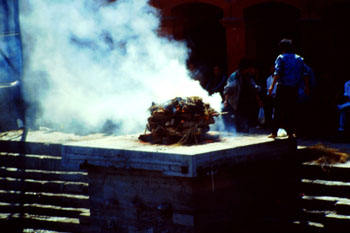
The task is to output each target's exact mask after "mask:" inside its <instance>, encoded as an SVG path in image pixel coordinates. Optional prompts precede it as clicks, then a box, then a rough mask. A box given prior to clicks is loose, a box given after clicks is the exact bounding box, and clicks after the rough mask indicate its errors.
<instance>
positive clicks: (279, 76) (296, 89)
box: [205, 39, 350, 138]
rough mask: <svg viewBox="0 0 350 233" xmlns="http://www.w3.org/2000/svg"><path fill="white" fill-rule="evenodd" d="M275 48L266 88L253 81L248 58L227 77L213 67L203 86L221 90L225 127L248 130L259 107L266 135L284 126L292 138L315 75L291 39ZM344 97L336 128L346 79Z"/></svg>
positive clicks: (349, 87) (348, 92)
mask: <svg viewBox="0 0 350 233" xmlns="http://www.w3.org/2000/svg"><path fill="white" fill-rule="evenodd" d="M279 51H280V54H279V55H278V56H277V58H276V60H275V63H274V65H273V66H272V68H271V75H270V76H269V77H268V78H267V79H266V89H264V88H263V87H262V85H258V84H257V82H256V75H257V69H256V67H255V64H254V63H253V62H252V61H251V60H249V59H246V58H243V59H241V61H240V63H239V65H238V69H237V70H236V71H235V72H233V73H232V74H231V75H230V76H229V77H228V78H226V77H225V76H224V75H223V74H222V72H219V70H217V71H215V69H218V68H214V73H215V74H216V76H215V77H216V78H215V79H213V82H208V83H207V85H206V86H205V87H206V88H207V90H208V91H209V93H213V92H220V93H221V95H222V98H223V109H222V111H223V112H225V113H226V114H224V115H223V117H224V122H225V126H226V127H227V128H230V127H234V128H235V129H236V130H237V132H249V129H250V128H251V127H254V126H256V125H258V115H259V114H258V113H259V110H260V109H264V114H265V116H264V117H265V118H264V120H265V121H264V123H265V125H267V126H268V127H269V129H270V130H271V134H270V135H269V137H270V138H276V137H277V136H278V130H279V129H280V128H283V129H285V131H286V133H287V135H288V137H289V138H295V137H296V133H297V132H296V130H297V128H298V127H297V122H296V119H297V118H298V117H297V115H299V114H297V113H298V111H299V110H300V105H301V104H300V103H303V102H306V101H307V99H308V98H309V96H310V87H313V86H314V85H315V77H314V74H313V72H312V69H311V68H310V67H309V66H308V65H306V64H305V62H304V59H303V58H302V57H301V56H299V55H298V54H296V53H295V51H294V47H293V43H292V40H290V39H283V40H281V41H280V43H279ZM212 83H215V85H213V84H212ZM264 90H265V91H264ZM344 96H345V97H347V101H345V102H344V103H343V104H341V105H338V109H339V112H340V119H339V130H340V131H341V130H344V128H345V123H346V114H347V112H348V110H350V80H349V81H348V82H347V83H346V84H345V91H344Z"/></svg>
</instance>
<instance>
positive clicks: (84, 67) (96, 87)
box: [20, 0, 220, 134]
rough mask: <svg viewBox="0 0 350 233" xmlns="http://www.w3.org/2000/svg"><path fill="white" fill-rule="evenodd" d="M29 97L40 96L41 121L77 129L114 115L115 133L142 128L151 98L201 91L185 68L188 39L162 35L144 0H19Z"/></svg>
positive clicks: (94, 127)
mask: <svg viewBox="0 0 350 233" xmlns="http://www.w3.org/2000/svg"><path fill="white" fill-rule="evenodd" d="M20 2H21V3H20V12H21V15H20V22H21V30H22V40H23V45H24V58H25V60H24V63H25V69H24V78H23V80H24V85H25V96H26V97H25V98H26V99H27V101H28V102H29V103H38V104H39V106H40V107H39V111H38V112H39V113H40V114H37V124H39V125H43V126H49V127H52V128H55V129H58V130H70V131H75V132H78V133H79V132H80V133H86V132H96V131H98V130H100V129H101V127H102V126H103V124H104V123H105V122H106V121H107V120H110V121H112V122H115V123H116V124H117V126H118V127H117V129H116V133H118V134H126V133H134V132H140V131H142V130H144V128H145V125H146V121H147V117H148V116H149V112H148V111H147V109H148V108H149V107H150V105H151V103H152V102H156V103H162V102H165V101H167V100H169V99H172V98H174V97H177V96H181V97H185V96H195V95H197V96H201V97H203V99H204V100H205V101H206V102H209V103H210V104H211V106H212V107H214V108H215V109H217V110H219V107H220V97H219V95H216V96H214V97H208V95H207V92H206V91H205V90H203V89H202V88H201V87H200V85H199V83H198V82H197V81H193V80H191V79H190V78H189V75H190V74H189V72H188V71H187V69H186V65H185V64H186V59H187V55H188V50H187V48H186V46H185V45H184V44H183V43H180V42H176V41H173V40H171V39H169V38H164V37H159V36H158V35H157V30H158V27H159V22H160V19H159V15H158V12H157V10H155V9H154V8H153V7H151V6H150V5H149V4H148V1H147V0H118V1H116V2H114V3H106V2H104V1H102V0H101V1H96V0H29V1H20Z"/></svg>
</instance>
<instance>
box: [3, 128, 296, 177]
mask: <svg viewBox="0 0 350 233" xmlns="http://www.w3.org/2000/svg"><path fill="white" fill-rule="evenodd" d="M14 135H15V132H12V135H11V133H8V134H7V135H3V136H2V137H1V139H2V140H6V137H8V138H10V137H14ZM210 137H211V138H216V139H218V140H214V141H213V140H210V141H208V143H205V144H200V145H192V146H181V145H170V146H165V145H151V144H148V143H143V142H141V141H139V140H138V135H124V136H107V135H103V134H92V135H87V136H79V135H75V134H67V133H62V132H54V131H50V130H39V131H29V132H28V135H27V139H26V141H27V142H32V143H45V144H60V145H62V146H61V148H62V152H61V154H62V165H63V166H64V167H65V168H67V169H78V168H79V167H80V165H81V164H89V165H94V166H102V167H115V168H126V169H142V170H150V171H159V172H162V173H163V174H165V175H170V176H182V177H195V176H197V172H198V171H199V170H203V169H204V170H205V169H206V168H208V167H212V166H214V165H215V166H220V165H221V164H226V165H228V164H230V165H232V164H235V163H243V162H248V161H256V160H264V159H265V160H268V159H273V158H274V157H276V156H281V155H283V154H285V153H286V152H288V151H290V149H291V148H292V149H293V146H294V145H293V144H291V143H290V141H288V140H272V139H269V138H267V135H236V136H234V137H220V134H219V133H218V132H211V133H210ZM211 170H212V169H211Z"/></svg>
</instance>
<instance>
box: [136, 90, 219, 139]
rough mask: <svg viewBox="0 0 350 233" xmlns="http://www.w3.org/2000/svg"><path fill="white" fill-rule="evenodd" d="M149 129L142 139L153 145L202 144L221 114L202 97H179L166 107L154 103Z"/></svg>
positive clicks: (151, 108)
mask: <svg viewBox="0 0 350 233" xmlns="http://www.w3.org/2000/svg"><path fill="white" fill-rule="evenodd" d="M149 110H150V112H151V116H150V117H149V118H148V124H147V129H146V130H148V131H149V132H150V133H148V134H146V133H145V134H142V135H140V136H139V139H140V140H142V141H144V142H150V143H152V144H166V145H169V144H175V143H178V144H183V145H189V144H198V143H200V142H201V141H202V140H203V138H204V136H205V135H206V133H207V132H208V131H209V125H210V124H213V123H215V120H214V117H216V116H218V115H219V113H218V112H216V111H215V110H214V109H213V108H211V107H210V106H209V104H208V103H203V100H202V99H201V98H200V97H197V96H192V97H187V98H185V99H184V98H181V97H176V98H174V99H172V100H170V101H169V102H168V103H166V104H164V105H158V104H155V103H152V106H151V107H150V109H149Z"/></svg>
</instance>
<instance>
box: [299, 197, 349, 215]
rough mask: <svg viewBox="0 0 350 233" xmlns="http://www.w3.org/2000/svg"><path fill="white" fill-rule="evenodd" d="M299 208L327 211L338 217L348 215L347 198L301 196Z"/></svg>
mask: <svg viewBox="0 0 350 233" xmlns="http://www.w3.org/2000/svg"><path fill="white" fill-rule="evenodd" d="M301 206H302V207H303V208H305V209H308V210H328V211H335V212H336V213H337V214H340V215H350V199H348V198H339V197H328V196H303V197H302V200H301Z"/></svg>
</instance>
